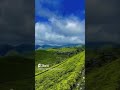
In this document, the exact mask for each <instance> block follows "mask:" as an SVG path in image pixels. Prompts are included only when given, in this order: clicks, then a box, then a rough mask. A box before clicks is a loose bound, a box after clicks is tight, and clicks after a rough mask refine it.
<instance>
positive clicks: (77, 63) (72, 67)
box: [35, 48, 85, 90]
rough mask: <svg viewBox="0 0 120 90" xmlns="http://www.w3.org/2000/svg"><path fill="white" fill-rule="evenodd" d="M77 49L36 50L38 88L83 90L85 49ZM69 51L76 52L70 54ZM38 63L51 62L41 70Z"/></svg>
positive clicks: (36, 80)
mask: <svg viewBox="0 0 120 90" xmlns="http://www.w3.org/2000/svg"><path fill="white" fill-rule="evenodd" d="M76 50H77V49H75V48H74V49H73V48H71V49H70V48H62V49H58V50H57V49H56V50H55V49H49V50H38V51H36V55H37V56H36V68H35V69H36V70H35V71H36V74H35V75H36V76H35V88H36V90H80V89H81V90H83V89H84V83H85V77H84V64H85V51H84V50H82V51H79V52H75V51H76ZM57 52H64V53H57ZM65 52H67V54H66V53H65ZM69 52H74V53H72V54H71V55H68V54H69ZM38 63H43V64H50V67H49V68H47V69H42V70H40V69H39V68H38V67H37V64H38Z"/></svg>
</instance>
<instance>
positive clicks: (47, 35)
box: [35, 0, 85, 45]
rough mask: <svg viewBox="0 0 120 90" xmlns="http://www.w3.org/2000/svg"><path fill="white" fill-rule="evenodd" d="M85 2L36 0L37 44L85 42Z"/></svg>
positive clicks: (78, 0) (77, 0)
mask: <svg viewBox="0 0 120 90" xmlns="http://www.w3.org/2000/svg"><path fill="white" fill-rule="evenodd" d="M84 4H85V1H84V0H35V44H36V45H65V44H80V43H82V44H84V43H85V6H84Z"/></svg>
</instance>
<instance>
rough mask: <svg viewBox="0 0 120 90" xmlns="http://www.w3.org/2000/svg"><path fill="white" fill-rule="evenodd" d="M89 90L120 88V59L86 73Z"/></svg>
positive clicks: (114, 89)
mask: <svg viewBox="0 0 120 90" xmlns="http://www.w3.org/2000/svg"><path fill="white" fill-rule="evenodd" d="M86 77H87V78H86V81H87V83H86V87H89V88H86V89H87V90H120V86H119V85H120V59H117V60H114V61H112V62H110V63H107V64H105V65H104V66H102V67H101V68H100V67H99V68H95V69H94V70H92V71H91V72H89V74H86Z"/></svg>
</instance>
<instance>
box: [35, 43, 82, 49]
mask: <svg viewBox="0 0 120 90" xmlns="http://www.w3.org/2000/svg"><path fill="white" fill-rule="evenodd" d="M80 45H82V44H68V45H35V49H36V50H37V49H48V48H61V47H72V46H80Z"/></svg>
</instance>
